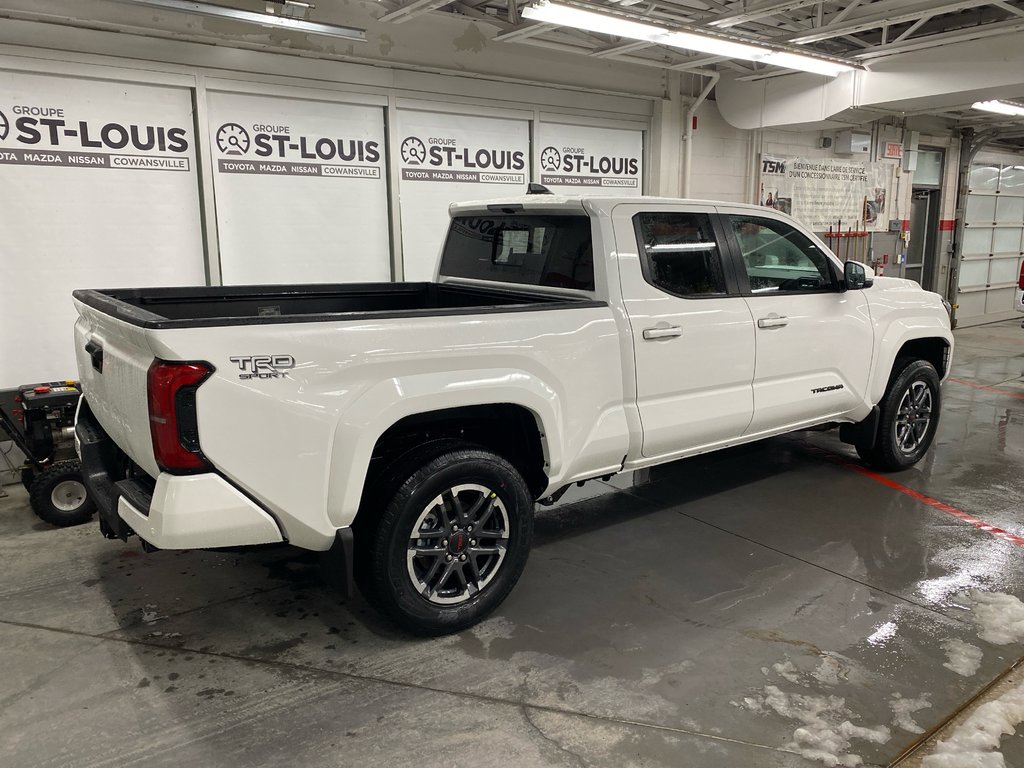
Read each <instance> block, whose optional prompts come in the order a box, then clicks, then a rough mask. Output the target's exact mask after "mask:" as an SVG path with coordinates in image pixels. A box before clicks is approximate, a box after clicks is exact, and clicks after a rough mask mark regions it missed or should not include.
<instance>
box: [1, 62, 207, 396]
mask: <svg viewBox="0 0 1024 768" xmlns="http://www.w3.org/2000/svg"><path fill="white" fill-rule="evenodd" d="M0 76H2V78H3V83H4V87H3V89H2V91H0V113H2V115H3V117H2V118H0V273H2V275H3V278H2V280H0V386H3V387H8V386H15V385H18V384H22V383H28V382H34V381H42V380H53V379H63V378H67V377H75V376H76V375H77V374H76V368H75V356H74V349H73V347H72V344H73V327H74V322H75V317H76V314H75V310H74V306H73V305H72V302H71V291H72V290H74V289H76V288H97V287H102V288H115V287H142V286H156V285H201V284H203V283H204V282H205V270H204V264H203V243H202V228H201V226H200V217H199V190H198V181H197V175H196V156H195V139H194V136H193V129H192V125H193V121H192V94H191V91H190V90H188V89H186V88H180V87H171V86H158V85H141V84H137V83H128V82H114V81H106V80H91V79H85V78H80V77H60V76H53V75H37V74H29V73H23V72H4V73H2V75H0Z"/></svg>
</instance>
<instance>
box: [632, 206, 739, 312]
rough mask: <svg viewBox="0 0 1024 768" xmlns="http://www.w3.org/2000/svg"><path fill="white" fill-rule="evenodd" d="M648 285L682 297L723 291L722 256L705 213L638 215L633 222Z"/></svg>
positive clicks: (722, 292)
mask: <svg viewBox="0 0 1024 768" xmlns="http://www.w3.org/2000/svg"><path fill="white" fill-rule="evenodd" d="M633 223H634V226H635V227H636V234H637V239H638V240H639V243H640V253H641V259H642V260H643V262H644V274H645V276H646V277H647V280H648V282H650V283H652V284H654V285H655V286H657V287H658V288H661V289H662V290H663V291H666V292H667V293H671V294H674V295H676V296H683V297H698V296H721V295H724V294H725V292H726V287H725V273H724V272H723V271H722V254H721V252H720V251H719V248H718V243H717V242H716V241H715V233H714V230H713V229H712V227H711V217H710V216H708V215H707V214H706V213H639V214H637V215H636V217H635V218H634V220H633Z"/></svg>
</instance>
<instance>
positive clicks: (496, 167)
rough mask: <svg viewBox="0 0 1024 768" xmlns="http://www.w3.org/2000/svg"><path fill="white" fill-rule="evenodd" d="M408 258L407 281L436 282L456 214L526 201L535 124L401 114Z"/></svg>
mask: <svg viewBox="0 0 1024 768" xmlns="http://www.w3.org/2000/svg"><path fill="white" fill-rule="evenodd" d="M398 137H399V138H398V146H396V147H394V148H393V158H394V160H393V162H395V163H398V166H399V170H400V181H399V197H400V201H401V215H402V255H403V262H404V265H405V279H406V280H410V281H418V280H430V279H431V278H432V277H433V275H434V270H435V268H436V266H437V259H438V255H439V254H440V251H441V244H442V242H443V240H444V235H445V232H446V231H447V230H448V206H449V205H451V203H453V202H462V201H466V200H486V199H490V198H496V197H502V196H509V195H521V194H523V193H524V192H525V191H526V183H527V181H528V179H529V177H530V168H529V157H530V124H529V122H528V121H527V120H515V119H511V118H499V117H479V116H469V115H459V114H447V113H443V112H426V111H420V110H408V109H401V110H398Z"/></svg>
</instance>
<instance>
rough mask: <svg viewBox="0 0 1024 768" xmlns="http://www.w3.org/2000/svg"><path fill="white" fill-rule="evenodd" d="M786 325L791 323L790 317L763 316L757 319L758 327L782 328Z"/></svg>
mask: <svg viewBox="0 0 1024 768" xmlns="http://www.w3.org/2000/svg"><path fill="white" fill-rule="evenodd" d="M784 325H789V318H787V317H780V316H779V315H773V316H769V317H762V318H760V319H759V320H758V321H757V327H758V328H781V327H782V326H784Z"/></svg>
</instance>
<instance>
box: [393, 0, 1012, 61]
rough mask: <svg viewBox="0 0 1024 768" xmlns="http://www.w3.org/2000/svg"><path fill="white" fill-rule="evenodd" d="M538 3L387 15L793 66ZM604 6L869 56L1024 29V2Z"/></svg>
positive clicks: (418, 5)
mask: <svg viewBox="0 0 1024 768" xmlns="http://www.w3.org/2000/svg"><path fill="white" fill-rule="evenodd" d="M531 1H532V0H457V1H456V2H452V1H451V0H447V1H446V0H409V1H408V2H403V3H398V4H394V5H391V4H390V3H389V2H388V0H384V2H383V3H382V5H384V6H385V7H389V8H390V9H389V10H388V11H387V12H386V13H385V14H384V15H383V16H381V17H380V20H381V21H384V22H391V23H395V24H402V23H405V22H407V21H411V20H413V19H415V18H417V17H418V16H421V15H423V14H426V13H443V14H448V15H455V16H462V17H468V18H473V19H477V20H480V21H483V22H484V23H490V24H492V25H493V26H494V27H495V28H497V30H498V34H497V35H495V36H494V38H493V39H494V40H496V41H498V42H505V43H517V44H523V45H535V46H542V47H545V48H555V49H558V50H566V51H572V52H575V53H579V54H582V55H586V56H590V57H593V58H597V59H605V60H614V61H621V62H623V63H631V64H642V65H645V66H653V67H660V68H662V69H667V70H680V71H696V70H701V69H719V70H721V69H723V68H726V69H731V70H735V71H737V72H739V73H740V75H741V76H745V77H761V76H770V75H773V74H783V73H786V72H788V71H789V70H785V69H780V68H779V67H772V66H766V65H755V64H752V63H750V62H746V61H738V60H733V59H726V58H723V57H718V56H708V55H706V54H699V53H696V52H693V53H691V52H687V51H683V50H679V49H675V48H668V47H665V46H660V45H656V44H652V43H647V42H642V41H638V40H631V39H627V38H616V37H614V36H611V35H603V34H597V33H591V32H584V31H581V30H575V29H568V28H565V27H557V26H555V25H552V24H542V23H536V22H532V21H528V20H524V19H522V9H523V8H524V7H525V6H527V5H528V4H529V3H530V2H531ZM574 4H575V5H583V6H585V7H586V8H588V9H590V10H593V11H597V12H609V13H612V14H618V15H621V14H626V15H628V16H629V17H632V18H635V19H637V20H640V21H644V22H647V23H651V24H657V25H660V26H664V27H667V28H674V27H679V28H689V29H691V30H695V31H698V32H699V31H700V30H701V29H702V28H703V29H706V30H707V32H708V33H709V34H712V35H714V34H721V33H723V32H727V33H728V34H729V35H730V36H733V37H736V38H738V39H741V40H744V41H748V42H750V43H753V44H755V45H756V44H760V45H769V46H772V47H778V46H782V47H786V48H799V49H800V50H803V51H806V52H807V53H809V54H818V55H825V56H832V57H841V58H848V59H852V60H859V61H862V62H869V61H871V60H873V59H877V58H879V57H882V56H893V55H896V54H900V53H906V52H908V51H913V50H922V49H925V48H933V47H936V46H940V45H944V44H946V43H950V42H959V41H962V40H969V39H976V38H980V37H986V36H990V35H1003V34H1013V33H1015V32H1020V31H1024V0H582V1H581V2H577V1H576V0H574Z"/></svg>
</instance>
